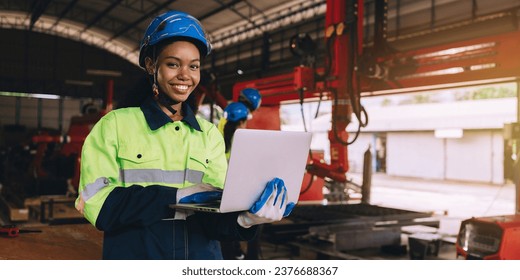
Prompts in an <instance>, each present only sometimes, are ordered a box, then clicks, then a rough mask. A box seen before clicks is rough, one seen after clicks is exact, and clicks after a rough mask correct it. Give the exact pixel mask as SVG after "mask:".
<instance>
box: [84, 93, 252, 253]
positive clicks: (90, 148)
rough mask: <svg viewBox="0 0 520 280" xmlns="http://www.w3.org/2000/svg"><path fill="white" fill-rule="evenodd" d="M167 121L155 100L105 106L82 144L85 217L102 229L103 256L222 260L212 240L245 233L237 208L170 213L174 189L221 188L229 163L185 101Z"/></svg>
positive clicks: (211, 130)
mask: <svg viewBox="0 0 520 280" xmlns="http://www.w3.org/2000/svg"><path fill="white" fill-rule="evenodd" d="M182 110H183V113H184V117H183V120H182V121H176V122H172V121H171V119H170V118H169V117H168V116H167V115H166V114H165V113H164V112H163V111H162V110H161V109H160V107H159V106H158V105H157V103H156V102H155V101H153V99H151V98H150V99H148V100H147V101H146V102H145V103H143V105H142V106H141V108H137V107H136V108H124V109H118V110H114V111H111V112H109V113H108V114H107V115H105V116H104V117H103V118H102V119H101V120H100V121H99V122H98V123H96V125H95V126H94V127H93V128H92V130H91V132H90V134H89V135H88V137H87V139H86V140H85V143H84V145H83V150H82V156H81V176H80V187H79V191H80V193H81V195H82V198H83V199H84V200H85V207H84V215H85V218H86V219H87V220H88V221H89V222H90V223H92V224H93V225H95V226H96V227H97V228H98V229H100V230H102V231H104V243H103V258H106V259H220V258H222V256H221V252H220V247H219V243H218V242H217V240H248V239H251V238H252V237H253V236H254V235H255V233H256V229H253V230H248V229H244V228H242V227H240V226H239V225H238V223H237V221H236V219H237V216H238V213H230V214H211V213H196V214H194V215H191V216H189V217H188V218H186V220H173V217H174V214H175V210H173V209H171V208H170V207H169V205H170V204H173V203H175V201H176V195H177V189H178V188H184V187H188V186H191V185H194V184H197V183H207V184H211V185H213V186H215V187H220V188H222V187H223V185H224V179H225V174H226V169H227V161H226V157H225V155H224V141H223V138H222V135H221V134H220V133H219V132H218V130H217V129H216V127H215V126H214V125H213V124H212V123H210V122H208V121H206V120H204V119H201V118H199V117H196V116H195V115H194V114H193V112H192V111H191V109H190V108H189V106H187V105H186V104H184V103H183V107H182Z"/></svg>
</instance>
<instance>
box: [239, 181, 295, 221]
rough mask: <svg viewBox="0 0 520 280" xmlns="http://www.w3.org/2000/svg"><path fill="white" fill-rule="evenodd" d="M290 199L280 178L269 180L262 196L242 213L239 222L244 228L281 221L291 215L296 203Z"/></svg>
mask: <svg viewBox="0 0 520 280" xmlns="http://www.w3.org/2000/svg"><path fill="white" fill-rule="evenodd" d="M288 200H289V198H288V195H287V188H286V187H285V183H284V181H283V180H282V179H280V178H274V179H273V180H271V181H269V182H268V183H267V185H266V186H265V189H264V191H263V193H262V195H261V196H260V198H259V199H258V200H257V201H256V202H255V203H254V204H253V206H251V208H250V209H249V211H247V212H243V213H240V215H238V219H237V222H238V224H239V225H240V226H241V227H243V228H249V227H251V226H253V225H258V224H265V223H272V222H276V221H280V220H281V219H282V218H283V217H287V216H289V214H290V213H291V211H292V209H293V208H294V206H295V204H294V203H293V202H290V203H287V201H288Z"/></svg>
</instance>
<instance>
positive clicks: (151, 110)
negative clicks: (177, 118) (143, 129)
mask: <svg viewBox="0 0 520 280" xmlns="http://www.w3.org/2000/svg"><path fill="white" fill-rule="evenodd" d="M141 111H143V114H144V117H145V119H146V122H147V123H148V126H149V127H150V129H152V130H156V129H158V128H160V127H162V126H164V125H166V124H167V123H171V122H173V121H172V120H171V119H170V117H168V115H166V114H165V113H164V112H163V111H162V110H161V107H159V104H157V102H155V100H153V98H152V97H148V98H147V99H146V100H145V101H144V102H143V104H141ZM182 112H183V114H184V117H183V118H182V121H183V122H185V123H187V124H188V125H189V126H191V127H193V128H194V129H196V130H198V131H202V130H201V129H200V125H199V122H198V121H197V119H196V118H195V114H194V113H193V111H192V110H191V108H190V106H189V105H188V104H187V103H186V102H182Z"/></svg>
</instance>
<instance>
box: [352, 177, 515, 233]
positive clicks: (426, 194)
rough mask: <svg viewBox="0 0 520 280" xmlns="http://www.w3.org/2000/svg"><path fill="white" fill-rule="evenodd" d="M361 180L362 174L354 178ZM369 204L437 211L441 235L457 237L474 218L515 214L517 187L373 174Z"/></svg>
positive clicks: (420, 210) (510, 184) (508, 184)
mask: <svg viewBox="0 0 520 280" xmlns="http://www.w3.org/2000/svg"><path fill="white" fill-rule="evenodd" d="M354 176H356V177H355V178H358V179H357V180H359V175H353V177H354ZM370 204H373V205H378V206H384V207H392V208H398V209H406V210H413V211H419V212H435V214H436V215H435V216H436V217H439V219H440V223H441V224H440V228H439V233H442V234H447V235H453V234H457V233H458V231H459V227H460V222H461V221H463V220H465V219H469V218H471V217H484V216H496V215H511V214H514V213H515V186H514V185H513V184H512V183H507V184H504V185H494V184H481V183H467V182H452V181H435V180H422V179H414V178H401V177H393V176H387V175H386V174H374V175H373V177H372V192H371V196H370Z"/></svg>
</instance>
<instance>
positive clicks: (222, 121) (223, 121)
mask: <svg viewBox="0 0 520 280" xmlns="http://www.w3.org/2000/svg"><path fill="white" fill-rule="evenodd" d="M226 122H227V120H226V118H224V117H222V118H220V120H218V124H217V127H218V131H220V133H222V135H224V127H225V126H226Z"/></svg>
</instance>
